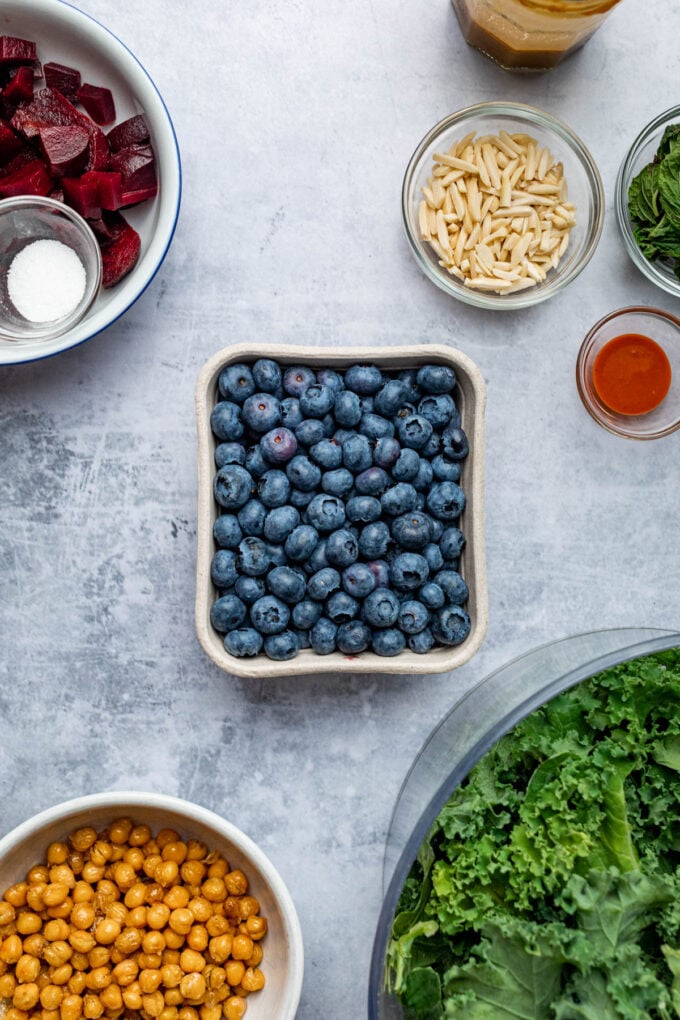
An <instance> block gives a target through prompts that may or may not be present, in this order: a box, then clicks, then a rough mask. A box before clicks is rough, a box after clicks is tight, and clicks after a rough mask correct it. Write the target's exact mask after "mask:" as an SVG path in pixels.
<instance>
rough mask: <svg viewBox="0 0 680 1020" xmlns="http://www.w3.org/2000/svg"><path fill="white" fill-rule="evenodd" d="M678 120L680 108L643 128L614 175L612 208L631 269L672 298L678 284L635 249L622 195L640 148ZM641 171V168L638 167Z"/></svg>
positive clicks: (677, 293) (679, 293)
mask: <svg viewBox="0 0 680 1020" xmlns="http://www.w3.org/2000/svg"><path fill="white" fill-rule="evenodd" d="M673 119H675V120H677V121H678V122H680V106H671V107H670V108H669V109H668V110H664V112H663V113H660V114H659V115H658V117H655V118H654V120H651V121H650V122H649V124H646V125H645V127H643V129H642V131H640V133H639V134H638V135H637V137H636V139H635V141H634V142H633V144H632V145H631V147H630V148H629V150H628V152H627V153H626V155H625V157H624V158H623V160H622V161H621V165H620V166H619V172H618V174H617V175H616V189H615V194H614V204H615V208H616V219H617V222H618V224H619V230H620V231H621V236H622V237H623V240H624V247H625V249H626V251H627V252H628V256H629V258H630V260H631V262H633V264H634V265H636V266H637V268H638V269H639V270H640V272H641V273H642V274H643V276H646V277H647V279H648V280H650V281H651V282H652V283H654V284H656V286H657V287H660V288H661V289H662V290H665V291H666V293H667V294H672V295H673V297H680V280H678V279H676V280H675V281H673V280H672V279H668V278H667V277H666V276H664V275H663V273H660V272H659V270H658V269H657V267H656V265H655V264H654V263H653V262H650V261H649V260H648V259H646V258H645V257H644V255H643V254H642V252H641V251H640V249H639V248H638V245H637V241H636V240H635V236H634V234H633V228H632V225H631V218H630V216H629V214H628V189H627V188H626V190H625V193H624V181H625V180H626V178H627V177H628V174H629V172H630V170H631V168H632V166H633V164H634V162H635V160H636V159H637V157H638V155H639V154H640V151H641V150H642V148H643V147H644V146H645V145H646V144H647V143H648V142H650V141H651V140H652V138H653V137H654V135H655V134H656V133H657V131H659V130H660V129H661V127H662V126H663V125H664V124H665V123H666V122H667V121H671V120H673ZM640 169H642V167H640Z"/></svg>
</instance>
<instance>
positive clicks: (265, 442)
mask: <svg viewBox="0 0 680 1020" xmlns="http://www.w3.org/2000/svg"><path fill="white" fill-rule="evenodd" d="M297 445H298V444H297V439H296V438H295V436H294V434H293V433H292V432H291V431H290V429H286V428H284V427H283V426H282V425H281V426H279V427H278V428H275V429H272V430H271V432H266V433H265V434H264V435H263V436H262V439H261V440H260V449H261V450H262V456H263V457H264V459H265V460H268V461H269V462H270V464H285V463H286V461H289V460H290V459H291V457H294V456H295V454H296V452H297Z"/></svg>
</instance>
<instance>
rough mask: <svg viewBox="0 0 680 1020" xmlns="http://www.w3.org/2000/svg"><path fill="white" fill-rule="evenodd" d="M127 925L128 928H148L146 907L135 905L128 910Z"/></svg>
mask: <svg viewBox="0 0 680 1020" xmlns="http://www.w3.org/2000/svg"><path fill="white" fill-rule="evenodd" d="M127 926H128V928H146V907H133V909H132V910H130V911H129V912H128V916H127ZM161 927H162V925H161Z"/></svg>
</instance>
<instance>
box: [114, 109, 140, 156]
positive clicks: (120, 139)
mask: <svg viewBox="0 0 680 1020" xmlns="http://www.w3.org/2000/svg"><path fill="white" fill-rule="evenodd" d="M106 137H107V138H108V140H109V146H110V148H111V152H118V150H119V149H126V148H127V147H128V145H145V144H146V142H148V141H149V140H150V138H151V135H150V133H149V125H148V124H147V122H146V118H145V117H144V114H143V113H138V114H136V115H135V116H134V117H129V118H128V120H123V121H121V122H120V124H116V126H115V128H111V130H110V131H109V133H108V134H107V136H106Z"/></svg>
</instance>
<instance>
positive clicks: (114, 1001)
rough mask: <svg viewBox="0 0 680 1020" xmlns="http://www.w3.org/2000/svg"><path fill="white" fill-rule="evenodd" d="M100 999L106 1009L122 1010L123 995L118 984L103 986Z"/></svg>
mask: <svg viewBox="0 0 680 1020" xmlns="http://www.w3.org/2000/svg"><path fill="white" fill-rule="evenodd" d="M99 999H100V1001H101V1004H102V1005H103V1007H104V1009H106V1010H119V1009H120V1010H122V1008H123V995H122V993H121V990H120V988H119V987H118V985H114V984H110V985H107V987H106V988H102V990H101V992H100V993H99Z"/></svg>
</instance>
